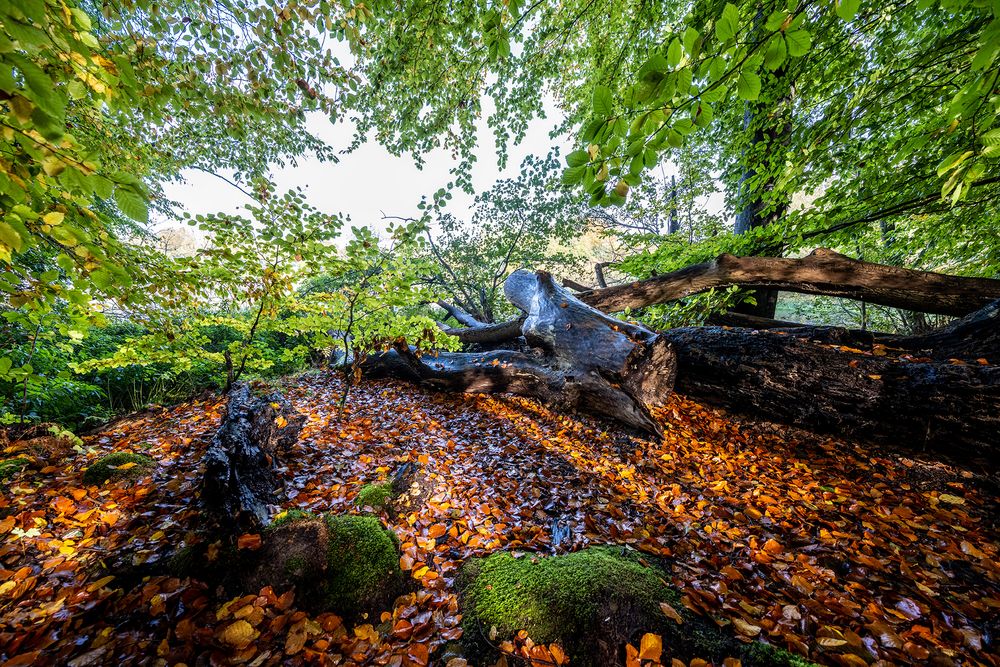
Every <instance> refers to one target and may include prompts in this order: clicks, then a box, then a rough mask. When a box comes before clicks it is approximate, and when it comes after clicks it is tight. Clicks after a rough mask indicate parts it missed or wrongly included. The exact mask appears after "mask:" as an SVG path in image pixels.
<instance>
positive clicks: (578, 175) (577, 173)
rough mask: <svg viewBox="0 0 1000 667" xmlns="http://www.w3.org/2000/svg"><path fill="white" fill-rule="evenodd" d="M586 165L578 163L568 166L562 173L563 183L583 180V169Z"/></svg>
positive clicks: (568, 183)
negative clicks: (578, 164) (576, 165)
mask: <svg viewBox="0 0 1000 667" xmlns="http://www.w3.org/2000/svg"><path fill="white" fill-rule="evenodd" d="M586 169H587V168H586V167H585V166H583V165H580V166H578V167H570V168H569V169H567V170H565V171H564V172H563V173H562V183H563V185H576V184H577V183H579V182H580V181H582V180H583V174H584V171H586Z"/></svg>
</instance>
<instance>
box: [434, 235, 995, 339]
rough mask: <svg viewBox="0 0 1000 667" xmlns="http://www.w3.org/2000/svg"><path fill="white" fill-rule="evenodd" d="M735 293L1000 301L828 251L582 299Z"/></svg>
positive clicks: (919, 304) (954, 311) (917, 305)
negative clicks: (761, 290) (759, 290)
mask: <svg viewBox="0 0 1000 667" xmlns="http://www.w3.org/2000/svg"><path fill="white" fill-rule="evenodd" d="M730 285H739V286H742V287H774V288H776V289H779V290H784V291H787V292H799V293H802V294H822V295H827V296H836V297H843V298H848V299H863V300H865V301H867V302H868V303H875V304H880V305H883V306H891V307H895V308H905V309H908V310H915V311H918V312H927V313H939V314H942V315H956V316H962V315H966V314H968V313H971V312H973V311H976V310H979V309H981V308H984V307H986V306H987V305H989V304H990V302H992V301H994V300H996V299H1000V280H994V279H991V278H969V277H965V276H949V275H945V274H942V273H931V272H929V271H915V270H912V269H903V268H900V267H896V266H886V265H883V264H872V263H870V262H861V261H858V260H854V259H851V258H850V257H846V256H844V255H841V254H839V253H836V252H833V251H832V250H827V249H825V248H818V249H817V250H814V251H813V252H812V253H810V254H809V255H808V256H806V257H803V258H801V259H785V258H776V257H736V256H734V255H719V257H717V258H716V259H714V260H712V261H710V262H704V263H702V264H695V265H693V266H689V267H685V268H683V269H680V270H678V271H673V272H671V273H665V274H663V275H659V276H655V277H653V278H648V279H646V280H641V281H636V282H632V283H628V284H625V285H616V286H614V287H607V288H604V289H596V290H592V291H590V292H584V293H582V294H577V295H576V296H577V298H578V299H580V300H581V301H582V302H584V303H586V304H588V305H590V306H593V307H594V308H596V309H598V310H602V311H604V312H606V313H615V312H622V311H624V310H626V309H632V310H636V309H639V308H644V307H646V306H652V305H654V304H659V303H667V302H669V301H676V300H678V299H683V298H684V297H688V296H692V295H694V294H700V293H701V292H706V291H708V290H710V289H712V288H718V287H728V286H730ZM446 330H447V331H448V333H451V334H453V335H456V336H458V337H459V339H460V340H461V341H462V342H478V343H498V342H502V341H504V340H507V339H509V338H511V337H512V336H510V335H509V334H511V333H514V332H516V331H517V330H518V328H517V323H516V322H513V321H511V322H504V323H500V324H497V325H491V328H490V329H489V330H486V328H485V327H484V328H482V329H470V330H465V329H446ZM515 335H516V334H515ZM505 336H506V338H505Z"/></svg>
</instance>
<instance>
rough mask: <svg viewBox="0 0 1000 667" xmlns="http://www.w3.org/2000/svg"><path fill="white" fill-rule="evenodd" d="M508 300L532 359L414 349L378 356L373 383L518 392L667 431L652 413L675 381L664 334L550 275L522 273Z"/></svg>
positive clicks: (510, 284) (368, 368)
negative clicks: (598, 305)
mask: <svg viewBox="0 0 1000 667" xmlns="http://www.w3.org/2000/svg"><path fill="white" fill-rule="evenodd" d="M504 293H505V294H506V295H507V298H508V299H509V300H510V301H511V303H513V304H514V305H515V306H517V307H518V308H520V309H521V310H522V311H524V313H525V318H524V320H523V322H522V324H521V326H520V331H519V334H520V335H523V336H524V338H525V340H526V341H527V344H528V345H529V346H530V347H531V349H532V353H523V352H512V351H498V352H489V353H445V352H442V353H439V354H437V355H434V356H431V355H424V356H422V357H418V356H417V355H416V354H415V353H414V352H413V351H411V350H410V349H409V348H405V347H401V348H398V349H396V350H393V351H390V352H387V353H384V354H382V355H376V356H373V357H370V358H369V359H368V360H366V361H365V363H364V364H362V372H363V373H364V374H365V375H367V376H369V377H378V376H389V377H397V378H402V379H406V380H411V381H414V382H419V383H421V384H425V385H428V386H432V387H435V388H439V389H445V390H450V391H463V392H474V393H480V392H481V393H500V392H503V393H512V394H519V395H523V396H530V397H533V398H538V399H541V400H542V401H544V402H546V403H549V404H552V405H555V406H556V407H561V408H564V409H566V408H568V409H573V410H579V411H581V412H586V413H590V414H596V415H601V416H604V417H610V418H612V419H615V420H618V421H620V422H622V423H624V424H627V425H628V426H631V427H634V428H638V429H641V430H644V431H648V432H654V433H656V432H659V425H658V424H657V422H656V421H655V420H654V419H653V417H652V416H651V414H650V408H653V407H657V406H660V405H662V404H663V401H664V400H665V399H666V397H667V396H668V395H669V394H670V391H671V389H672V387H673V382H674V355H673V351H672V350H671V349H670V345H669V344H667V342H666V340H665V339H664V338H663V337H662V336H661V335H659V334H657V333H656V332H653V331H650V330H649V329H646V328H645V327H642V326H638V325H633V324H627V323H625V322H622V321H620V320H617V319H615V318H613V317H609V316H608V315H605V314H604V313H602V312H600V311H597V310H595V309H593V308H591V307H589V306H587V305H586V304H584V303H582V302H580V301H579V300H578V299H577V298H576V297H574V296H573V295H572V294H570V293H569V292H568V291H567V290H566V289H565V288H563V287H560V286H559V285H557V284H556V283H555V281H554V280H553V279H552V276H551V275H550V274H548V273H546V272H544V271H538V272H535V273H531V272H528V271H515V272H514V273H512V274H511V275H510V276H509V277H508V278H507V280H506V282H505V283H504Z"/></svg>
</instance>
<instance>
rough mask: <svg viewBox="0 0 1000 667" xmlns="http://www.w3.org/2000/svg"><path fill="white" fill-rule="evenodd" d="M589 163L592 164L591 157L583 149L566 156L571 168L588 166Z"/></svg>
mask: <svg viewBox="0 0 1000 667" xmlns="http://www.w3.org/2000/svg"><path fill="white" fill-rule="evenodd" d="M588 162H590V156H589V155H588V154H587V151H585V150H583V149H582V148H581V149H580V150H575V151H573V152H572V153H570V154H569V155H567V156H566V164H568V165H569V166H570V167H579V166H580V165H582V164H587V163H588Z"/></svg>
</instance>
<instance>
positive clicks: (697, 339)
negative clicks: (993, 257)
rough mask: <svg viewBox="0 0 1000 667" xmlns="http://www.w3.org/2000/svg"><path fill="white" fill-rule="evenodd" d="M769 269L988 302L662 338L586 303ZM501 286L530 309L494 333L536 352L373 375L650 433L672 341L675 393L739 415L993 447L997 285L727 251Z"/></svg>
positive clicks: (438, 361)
mask: <svg viewBox="0 0 1000 667" xmlns="http://www.w3.org/2000/svg"><path fill="white" fill-rule="evenodd" d="M765 279H766V281H768V282H770V283H774V282H779V281H780V283H781V284H782V286H783V287H784V288H786V289H794V290H796V291H822V292H824V293H839V294H852V295H866V298H869V300H871V301H876V300H878V299H881V300H882V301H896V302H899V301H906V302H908V303H917V302H919V303H921V304H923V306H924V307H925V308H928V309H929V308H931V307H933V308H938V309H942V310H949V311H951V312H957V311H960V310H964V309H966V308H969V307H971V306H972V305H973V304H977V305H978V304H984V302H986V303H985V304H984V305H985V307H983V308H982V309H981V310H979V311H977V312H974V313H972V314H970V315H968V316H966V317H964V318H962V319H959V320H956V321H955V322H953V323H952V324H950V325H948V326H947V327H944V328H942V329H940V330H938V331H934V332H931V333H928V334H925V335H921V336H891V335H889V334H873V333H871V332H865V331H852V330H847V329H839V328H836V327H785V328H784V329H775V330H770V331H757V330H753V329H744V328H738V329H728V328H723V327H711V326H710V327H693V328H683V329H674V330H671V331H668V332H665V333H662V334H656V333H654V332H652V331H650V330H648V329H645V328H644V327H641V326H638V325H634V324H628V323H625V322H621V321H619V320H616V319H613V318H611V317H608V316H607V315H604V314H603V313H600V312H599V311H597V310H595V309H594V308H592V307H589V306H587V305H586V304H585V303H584V301H589V302H590V303H591V304H592V305H594V304H602V305H605V306H606V305H607V304H613V305H612V306H610V308H618V307H620V305H621V304H622V303H623V302H630V303H632V304H639V303H641V304H648V303H656V302H659V301H661V300H664V299H666V298H668V297H669V298H674V297H676V295H678V294H684V293H693V292H696V291H700V290H702V289H707V287H706V286H707V285H712V284H714V285H719V284H747V283H751V284H759V282H760V281H764V280H765ZM838 280H839V281H840V282H839V283H838V282H837V281H838ZM907 281H908V282H907ZM504 287H505V292H506V293H507V297H508V298H509V299H510V300H511V302H513V303H514V304H515V305H516V306H518V307H519V308H521V309H522V310H523V311H525V312H526V317H525V318H524V319H523V320H522V321H516V322H512V323H507V324H503V325H496V326H493V327H490V328H489V329H490V331H489V333H490V335H491V336H493V338H491V342H496V341H497V340H500V338H499V335H500V334H505V335H507V337H508V339H511V338H513V337H515V336H517V335H519V334H520V335H523V336H524V339H525V340H526V341H527V344H528V345H530V346H531V348H533V349H534V351H535V352H536V354H525V353H522V352H510V351H498V352H492V353H489V354H459V355H452V354H442V355H439V356H438V357H436V358H433V359H430V360H429V361H428V360H427V358H426V357H425V358H424V359H417V358H416V357H414V356H413V355H412V353H410V352H409V351H401V352H399V353H397V354H396V355H395V356H393V355H385V356H384V357H381V358H379V359H378V360H376V364H375V366H376V368H373V369H372V370H373V371H378V370H381V372H382V373H383V374H387V375H393V376H396V377H407V378H408V379H412V380H416V381H420V382H424V383H427V384H431V385H435V386H439V387H442V388H447V389H457V390H460V391H485V392H504V391H506V392H511V393H518V394H523V395H527V396H533V397H536V398H540V399H542V400H546V401H548V402H550V403H555V404H557V405H561V406H565V407H572V408H576V409H579V410H581V411H585V412H590V413H593V414H600V415H604V416H611V417H614V418H616V419H618V420H619V421H621V422H623V423H627V424H629V425H631V426H637V427H639V428H642V429H644V430H646V431H651V432H655V431H657V430H658V429H657V426H656V423H655V421H654V420H653V419H652V418H651V417H650V412H649V408H651V407H656V406H658V405H662V401H663V399H664V397H665V396H666V395H667V393H668V392H669V390H670V386H671V383H672V378H673V373H674V356H675V351H676V354H677V355H679V363H678V369H677V373H678V384H677V386H678V389H679V390H681V391H683V392H684V393H686V394H688V395H691V396H693V397H695V398H699V399H703V400H706V401H708V402H711V403H716V404H721V405H724V406H726V407H729V408H730V409H732V410H734V411H738V412H743V413H748V414H751V415H754V416H757V417H761V416H762V417H764V418H766V419H769V420H774V421H782V422H786V423H793V424H797V425H799V426H803V427H805V428H809V429H811V430H815V431H820V432H828V433H835V434H838V435H843V436H853V437H858V438H868V439H874V440H884V441H889V442H894V443H897V444H900V445H904V446H911V447H917V448H938V449H942V450H948V451H949V452H950V453H952V454H959V455H966V456H978V455H984V454H986V453H987V452H989V451H991V450H992V449H995V447H996V445H995V444H994V443H995V440H996V433H997V432H998V429H1000V367H998V366H990V365H988V364H989V363H990V362H992V363H994V364H995V363H997V362H998V361H1000V326H998V323H1000V300H998V301H995V302H993V303H989V302H988V299H989V298H990V297H991V296H994V295H998V294H1000V281H995V280H988V279H982V278H962V277H957V276H945V275H940V274H933V273H925V272H919V271H909V270H906V269H899V268H895V267H886V266H880V265H873V264H867V263H864V262H856V261H854V260H850V259H848V258H846V257H843V256H841V255H837V254H836V253H831V252H829V251H822V252H819V251H818V252H816V253H813V254H812V255H810V256H809V257H806V258H804V259H800V260H792V259H772V258H744V259H740V258H736V257H731V256H728V255H723V256H722V257H720V258H719V259H718V260H716V261H715V262H710V263H708V264H707V265H699V266H697V267H691V268H690V269H686V270H684V271H680V272H675V273H674V274H671V275H670V276H665V277H658V278H653V279H651V280H647V281H643V282H641V283H635V284H633V285H631V286H623V287H614V288H608V289H604V290H595V291H593V292H589V293H587V294H583V295H579V296H578V297H574V296H573V295H570V294H569V293H568V292H567V291H566V290H565V289H563V288H561V287H558V286H557V285H556V284H555V283H554V282H553V281H552V278H551V276H549V275H548V274H547V273H544V272H538V273H537V274H534V275H533V274H530V273H527V272H525V271H518V272H516V273H514V274H512V275H511V276H510V277H509V278H508V280H507V283H506V284H505V286H504ZM750 321H752V322H755V323H758V324H766V323H771V322H773V323H775V324H783V325H787V324H790V323H785V322H774V321H772V320H766V319H761V318H750ZM518 324H519V326H517V327H515V326H514V325H518ZM485 329H487V327H480V328H477V329H473V330H472V331H474V332H478V333H480V334H482V333H483V332H484V330H485ZM457 333H459V334H462V333H463V332H461V331H459V332H457ZM814 339H815V340H814ZM667 341H669V342H670V344H669V345H668V344H665V343H666V342H667ZM818 341H822V342H818ZM858 348H861V349H858ZM899 352H905V353H907V354H899ZM961 360H964V361H961ZM661 365H662V366H661Z"/></svg>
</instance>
